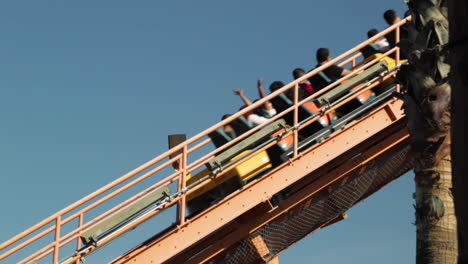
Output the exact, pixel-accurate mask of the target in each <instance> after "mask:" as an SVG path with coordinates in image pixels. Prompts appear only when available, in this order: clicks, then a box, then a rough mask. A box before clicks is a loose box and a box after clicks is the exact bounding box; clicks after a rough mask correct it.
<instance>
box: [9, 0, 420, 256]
mask: <svg viewBox="0 0 468 264" xmlns="http://www.w3.org/2000/svg"><path fill="white" fill-rule="evenodd" d="M389 8H392V9H395V10H397V11H398V12H399V13H400V14H402V13H403V12H404V11H405V10H406V6H405V5H404V3H403V0H393V1H388V0H359V1H345V0H328V1H310V0H309V1H306V0H290V1H280V0H269V1H267V0H257V1H219V0H199V1H189V0H186V1H178V0H173V1H150V0H146V1H144V0H142V1H123V0H112V1H110V0H108V1H104V0H102V1H47V0H43V1H33V0H25V1H5V2H3V3H2V7H1V9H0V32H1V41H0V121H1V124H0V126H1V129H0V147H1V149H0V168H1V179H2V180H1V184H0V208H1V210H2V211H1V215H2V217H1V220H0V221H1V222H0V223H1V225H0V241H1V242H3V241H5V240H7V239H8V238H10V237H11V236H13V235H15V234H17V233H19V232H21V231H23V230H24V229H26V228H28V227H29V226H31V225H33V224H35V223H36V222H38V221H40V220H42V219H43V218H45V217H47V216H49V215H50V214H52V213H54V212H56V211H58V210H60V209H61V208H63V207H65V206H67V205H68V204H70V203H72V202H74V201H76V200H78V199H80V198H81V197H83V196H85V195H86V194H88V193H90V192H92V191H94V190H96V189H98V188H99V187H101V186H102V185H104V184H106V183H108V182H110V181H112V180H113V179H116V178H117V177H119V176H120V175H122V174H124V173H125V172H127V171H129V170H131V169H133V168H135V167H137V166H138V165H140V164H141V163H143V162H145V161H147V160H149V159H151V158H152V157H154V156H156V155H158V154H160V153H162V152H163V151H165V150H166V148H167V138H166V136H167V135H168V134H173V133H187V134H188V135H194V134H196V133H198V132H199V131H201V130H203V129H204V128H207V127H208V126H210V125H212V124H214V123H216V122H217V121H218V120H219V119H220V117H221V115H222V114H224V113H229V112H231V113H232V112H234V111H235V110H236V109H238V107H239V106H240V105H241V102H240V100H239V99H238V98H236V97H235V95H234V94H233V92H232V89H234V88H244V89H245V90H246V93H247V95H249V96H250V97H251V98H252V99H254V96H255V90H254V88H255V84H256V78H257V77H260V76H261V77H263V78H264V79H265V84H266V86H268V85H269V84H270V83H271V82H272V81H275V80H282V81H284V82H287V81H290V80H292V76H291V71H292V70H293V69H294V68H296V67H303V68H305V69H306V70H308V69H310V68H312V67H314V66H315V64H316V62H315V56H314V55H315V50H316V49H317V48H319V47H329V48H330V50H331V51H332V55H339V54H340V53H341V52H343V51H346V50H347V49H349V48H351V47H353V46H354V45H356V44H358V43H360V42H361V41H363V40H365V39H366V32H367V30H368V29H370V28H377V29H379V30H381V29H383V28H385V23H384V21H383V19H382V14H383V12H384V11H385V10H386V9H389ZM412 177H413V176H412V175H411V174H408V175H405V176H404V177H402V178H401V179H399V180H398V181H396V182H395V183H393V184H392V185H390V186H389V187H387V188H385V189H384V190H382V191H381V192H380V193H378V194H376V195H374V196H373V197H371V198H370V199H368V200H367V201H366V202H364V203H361V204H360V205H358V206H357V207H356V208H353V209H352V210H350V211H349V212H348V214H349V218H348V219H346V220H344V221H342V222H340V223H338V224H336V225H333V226H331V227H328V228H326V229H324V230H321V231H319V232H317V233H315V234H313V235H311V236H309V237H307V238H306V239H304V240H303V241H301V242H300V243H298V244H296V245H294V246H293V247H292V248H291V249H289V250H287V251H286V252H285V253H283V254H282V255H281V256H280V261H281V262H282V263H338V262H346V263H359V264H366V263H369V264H370V263H389V264H390V263H392V264H393V263H414V259H415V257H414V256H415V228H414V226H413V224H412V222H413V221H414V220H413V219H414V216H413V215H414V212H413V209H412V203H413V200H412V192H413V189H414V184H413V179H412ZM140 239H141V238H140ZM138 242H140V241H138V240H136V241H135V242H134V243H133V244H130V243H127V241H119V243H121V244H126V245H127V246H129V247H131V246H132V245H135V244H137V243H138ZM119 250H121V249H118V247H117V246H115V247H114V246H110V247H108V249H107V251H105V252H104V251H103V253H97V254H96V255H95V256H92V257H90V258H89V259H88V261H87V263H98V264H99V263H104V262H105V261H107V260H110V259H113V257H115V256H117V255H118V254H119V253H121V252H120V251H119Z"/></svg>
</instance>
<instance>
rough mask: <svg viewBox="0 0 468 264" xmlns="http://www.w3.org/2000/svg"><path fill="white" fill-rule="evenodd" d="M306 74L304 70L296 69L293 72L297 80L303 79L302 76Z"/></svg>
mask: <svg viewBox="0 0 468 264" xmlns="http://www.w3.org/2000/svg"><path fill="white" fill-rule="evenodd" d="M304 73H305V71H304V69H302V68H296V69H294V71H293V72H292V74H293V77H294V79H297V78H299V77H301V76H302V75H304Z"/></svg>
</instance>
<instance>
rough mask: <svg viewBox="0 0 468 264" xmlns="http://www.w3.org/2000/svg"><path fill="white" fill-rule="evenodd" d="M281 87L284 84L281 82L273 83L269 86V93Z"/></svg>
mask: <svg viewBox="0 0 468 264" xmlns="http://www.w3.org/2000/svg"><path fill="white" fill-rule="evenodd" d="M283 86H284V83H283V82H281V81H276V82H273V83H271V84H270V92H274V91H276V90H278V89H279V88H281V87H283Z"/></svg>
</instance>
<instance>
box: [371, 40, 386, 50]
mask: <svg viewBox="0 0 468 264" xmlns="http://www.w3.org/2000/svg"><path fill="white" fill-rule="evenodd" d="M374 45H375V46H377V48H378V49H379V50H380V51H381V52H386V51H388V50H389V49H390V44H388V41H387V40H385V39H380V40H378V41H377V42H375V43H374Z"/></svg>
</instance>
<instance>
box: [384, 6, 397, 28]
mask: <svg viewBox="0 0 468 264" xmlns="http://www.w3.org/2000/svg"><path fill="white" fill-rule="evenodd" d="M383 17H384V19H385V21H387V24H389V25H392V24H393V22H394V21H395V19H396V18H397V17H398V14H397V12H395V10H393V9H389V10H387V11H385V13H384V14H383Z"/></svg>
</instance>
